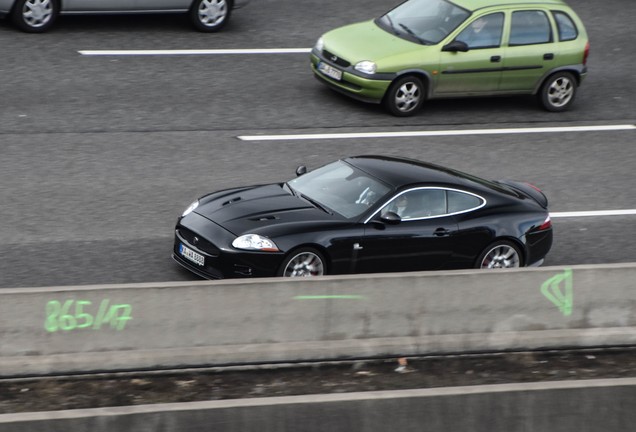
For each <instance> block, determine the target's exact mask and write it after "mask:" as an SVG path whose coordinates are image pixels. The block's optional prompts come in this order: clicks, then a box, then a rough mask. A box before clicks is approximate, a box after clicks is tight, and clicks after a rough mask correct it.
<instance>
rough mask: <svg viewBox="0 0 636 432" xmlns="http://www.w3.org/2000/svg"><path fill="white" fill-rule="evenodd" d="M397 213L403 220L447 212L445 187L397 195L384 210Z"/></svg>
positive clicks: (384, 212)
mask: <svg viewBox="0 0 636 432" xmlns="http://www.w3.org/2000/svg"><path fill="white" fill-rule="evenodd" d="M387 212H393V213H396V214H397V215H398V216H400V217H401V218H402V219H403V220H409V219H422V218H427V217H432V216H441V215H444V214H446V213H447V209H446V191H445V190H444V189H415V190H411V191H408V192H405V193H402V194H399V195H398V196H396V197H395V198H394V199H393V200H392V201H391V202H389V203H388V204H387V205H386V206H385V207H384V208H383V209H382V210H381V214H382V215H384V214H386V213H387Z"/></svg>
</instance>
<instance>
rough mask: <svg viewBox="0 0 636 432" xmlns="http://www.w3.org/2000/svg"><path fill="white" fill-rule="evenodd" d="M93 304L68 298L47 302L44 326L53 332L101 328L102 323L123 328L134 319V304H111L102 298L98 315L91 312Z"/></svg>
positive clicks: (115, 327) (119, 328)
mask: <svg viewBox="0 0 636 432" xmlns="http://www.w3.org/2000/svg"><path fill="white" fill-rule="evenodd" d="M91 305H92V302H90V301H88V300H77V301H75V300H66V301H65V302H64V303H61V302H59V301H57V300H51V301H50V302H48V303H47V304H46V309H45V312H46V320H45V321H44V328H45V329H46V331H48V332H51V333H53V332H56V331H58V330H62V331H71V330H76V329H84V328H86V329H90V328H92V329H93V330H99V329H101V327H102V325H108V324H110V327H111V328H113V329H117V330H123V329H124V327H125V326H126V323H127V322H128V321H129V320H131V319H132V316H131V313H132V306H130V305H129V304H118V305H110V300H102V302H101V303H100V305H99V309H98V310H97V315H96V316H94V315H92V314H91V313H89V312H90V306H91ZM73 306H75V307H73ZM85 307H86V308H88V311H87V310H86V309H84V308H85Z"/></svg>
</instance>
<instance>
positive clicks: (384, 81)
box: [310, 49, 394, 103]
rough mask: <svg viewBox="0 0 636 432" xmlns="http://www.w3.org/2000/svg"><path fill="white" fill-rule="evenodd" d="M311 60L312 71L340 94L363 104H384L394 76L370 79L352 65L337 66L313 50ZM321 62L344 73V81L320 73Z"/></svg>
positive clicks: (384, 75)
mask: <svg viewBox="0 0 636 432" xmlns="http://www.w3.org/2000/svg"><path fill="white" fill-rule="evenodd" d="M310 59H311V70H312V72H313V73H314V76H315V77H316V78H317V79H318V80H319V81H321V82H322V83H323V84H326V85H327V86H329V87H331V88H332V89H334V90H336V91H338V92H340V93H343V94H345V95H347V96H349V97H352V98H354V99H357V100H361V101H363V102H369V103H380V102H382V98H383V97H384V94H385V93H386V91H387V89H388V88H389V86H390V85H391V81H392V80H393V77H394V74H378V76H377V77H376V78H373V79H371V78H368V77H366V76H364V74H362V73H361V72H358V71H356V70H355V69H354V68H353V66H352V65H349V66H347V67H342V66H340V65H337V64H335V63H333V62H331V61H330V60H328V59H326V58H325V57H324V56H323V55H322V54H320V53H319V52H318V51H316V50H315V49H314V50H312V52H311V55H310ZM321 62H324V63H327V64H328V65H329V66H331V67H333V68H336V69H338V70H340V71H342V79H341V80H339V81H338V80H335V79H333V78H330V77H328V76H326V75H325V74H323V73H322V72H320V71H319V70H318V64H319V63H321Z"/></svg>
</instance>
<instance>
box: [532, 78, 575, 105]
mask: <svg viewBox="0 0 636 432" xmlns="http://www.w3.org/2000/svg"><path fill="white" fill-rule="evenodd" d="M576 90H577V81H576V78H575V77H574V75H572V74H571V73H570V72H557V73H555V74H554V75H551V76H550V77H549V78H548V79H547V80H545V82H544V83H543V85H542V86H541V91H540V92H539V102H541V105H542V106H543V108H545V109H546V110H548V111H552V112H561V111H565V110H567V109H568V108H569V107H570V105H572V103H573V102H574V98H575V96H576Z"/></svg>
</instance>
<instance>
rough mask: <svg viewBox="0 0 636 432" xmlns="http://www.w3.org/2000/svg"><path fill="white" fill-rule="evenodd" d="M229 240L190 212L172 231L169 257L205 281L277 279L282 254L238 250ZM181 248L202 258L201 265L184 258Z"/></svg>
mask: <svg viewBox="0 0 636 432" xmlns="http://www.w3.org/2000/svg"><path fill="white" fill-rule="evenodd" d="M195 237H196V240H195ZM232 240H234V236H233V235H232V234H231V233H229V232H228V231H226V230H224V229H223V228H221V227H220V226H218V225H216V224H215V223H213V222H210V221H209V220H207V219H205V218H203V217H202V216H199V215H196V214H192V213H191V214H190V215H188V216H187V218H183V219H181V220H180V221H179V223H178V224H177V226H176V228H175V236H174V246H173V249H172V258H173V259H174V260H175V261H176V262H177V263H178V264H180V265H181V266H183V267H185V268H186V269H188V270H190V271H191V272H192V273H195V274H197V275H199V276H201V277H203V278H206V279H226V278H240V277H243V278H246V277H271V276H276V273H277V271H278V268H279V267H280V265H281V263H282V261H283V259H284V254H283V253H282V252H258V251H254V252H252V251H241V250H238V249H234V248H233V247H231V243H232ZM195 243H196V244H195ZM181 245H184V246H185V247H186V248H188V249H190V250H191V251H194V252H196V253H197V254H199V255H201V256H203V258H204V261H203V264H197V263H195V262H194V261H192V260H190V259H187V258H186V257H185V256H184V254H182V253H181Z"/></svg>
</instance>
